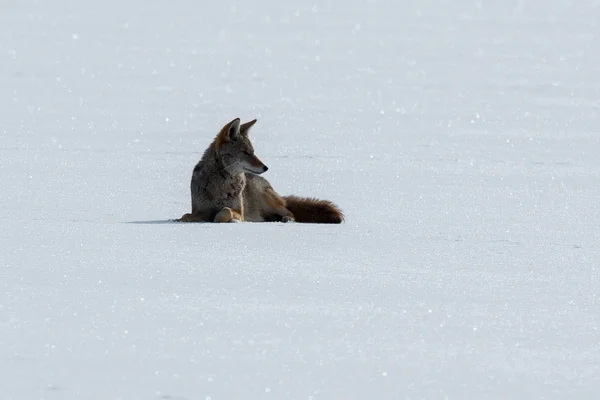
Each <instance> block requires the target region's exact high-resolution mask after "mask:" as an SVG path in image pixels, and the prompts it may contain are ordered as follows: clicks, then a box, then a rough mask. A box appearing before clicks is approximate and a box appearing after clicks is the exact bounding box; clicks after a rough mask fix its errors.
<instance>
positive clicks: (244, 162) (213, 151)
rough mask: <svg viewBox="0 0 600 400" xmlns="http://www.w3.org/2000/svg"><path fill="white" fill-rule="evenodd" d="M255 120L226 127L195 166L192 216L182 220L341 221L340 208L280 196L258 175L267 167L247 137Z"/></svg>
mask: <svg viewBox="0 0 600 400" xmlns="http://www.w3.org/2000/svg"><path fill="white" fill-rule="evenodd" d="M255 123H256V119H254V120H252V121H250V122H246V123H244V124H240V119H239V118H236V119H234V120H233V121H231V122H229V123H228V124H226V125H225V126H224V127H223V128H222V129H221V131H220V132H219V134H218V135H217V137H216V138H215V140H214V141H213V142H212V143H211V144H210V146H209V147H208V149H206V151H205V152H204V154H203V155H202V158H201V159H200V161H199V162H198V164H196V166H195V167H194V171H193V173H192V180H191V184H190V189H191V196H192V212H191V213H188V214H185V215H183V216H182V217H181V218H180V219H179V221H182V222H241V221H248V222H272V221H280V222H290V221H296V222H312V223H341V222H342V221H343V220H344V216H343V214H342V212H341V211H340V210H339V208H338V207H337V206H336V205H334V204H333V203H331V202H329V201H326V200H317V199H309V198H301V197H296V196H288V197H281V196H279V195H278V194H277V192H275V190H274V189H273V188H272V187H271V185H270V184H269V182H268V181H267V180H266V179H264V178H263V177H261V176H258V175H259V174H262V173H263V172H265V171H267V170H268V168H267V166H266V165H264V164H263V163H262V161H260V159H258V157H256V156H255V155H254V148H253V146H252V143H251V142H250V139H249V137H248V132H249V130H250V128H251V127H252V126H253V125H254V124H255Z"/></svg>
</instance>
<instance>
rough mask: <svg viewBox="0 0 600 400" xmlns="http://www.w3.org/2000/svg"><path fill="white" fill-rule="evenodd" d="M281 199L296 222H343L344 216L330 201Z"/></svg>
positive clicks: (299, 198)
mask: <svg viewBox="0 0 600 400" xmlns="http://www.w3.org/2000/svg"><path fill="white" fill-rule="evenodd" d="M283 198H284V199H285V205H286V207H287V209H288V210H290V211H291V212H292V214H294V219H295V220H296V222H309V223H315V224H341V223H342V222H343V221H344V214H342V211H341V210H340V209H339V208H338V206H336V205H335V204H333V203H332V202H331V201H328V200H319V199H313V198H309V197H298V196H284V197H283Z"/></svg>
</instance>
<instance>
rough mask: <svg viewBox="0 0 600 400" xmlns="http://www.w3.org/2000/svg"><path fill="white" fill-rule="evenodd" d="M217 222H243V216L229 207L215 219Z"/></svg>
mask: <svg viewBox="0 0 600 400" xmlns="http://www.w3.org/2000/svg"><path fill="white" fill-rule="evenodd" d="M214 221H215V222H242V216H241V215H240V213H239V212H237V211H235V210H232V209H231V208H229V207H225V208H223V209H222V210H221V211H219V212H218V213H217V215H216V216H215V219H214Z"/></svg>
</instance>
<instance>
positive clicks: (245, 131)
mask: <svg viewBox="0 0 600 400" xmlns="http://www.w3.org/2000/svg"><path fill="white" fill-rule="evenodd" d="M255 123H256V119H253V120H252V121H249V122H246V123H243V124H242V126H240V133H241V134H242V135H244V136H248V131H249V130H250V128H252V126H253V125H254V124H255Z"/></svg>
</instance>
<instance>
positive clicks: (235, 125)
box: [223, 118, 240, 141]
mask: <svg viewBox="0 0 600 400" xmlns="http://www.w3.org/2000/svg"><path fill="white" fill-rule="evenodd" d="M239 135H240V119H239V118H236V119H234V120H233V121H231V122H230V123H228V124H227V125H225V129H223V139H225V141H229V140H233V139H235V138H237V137H238V136H239Z"/></svg>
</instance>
